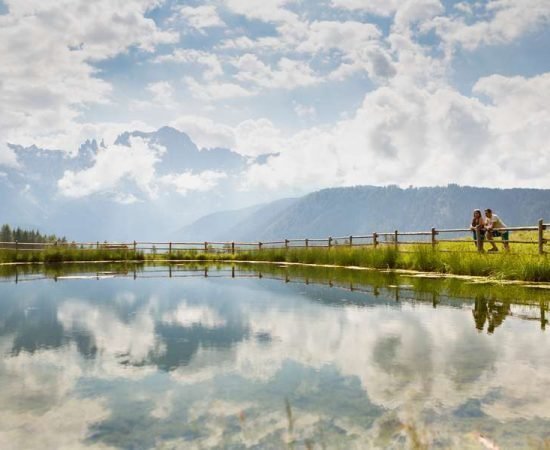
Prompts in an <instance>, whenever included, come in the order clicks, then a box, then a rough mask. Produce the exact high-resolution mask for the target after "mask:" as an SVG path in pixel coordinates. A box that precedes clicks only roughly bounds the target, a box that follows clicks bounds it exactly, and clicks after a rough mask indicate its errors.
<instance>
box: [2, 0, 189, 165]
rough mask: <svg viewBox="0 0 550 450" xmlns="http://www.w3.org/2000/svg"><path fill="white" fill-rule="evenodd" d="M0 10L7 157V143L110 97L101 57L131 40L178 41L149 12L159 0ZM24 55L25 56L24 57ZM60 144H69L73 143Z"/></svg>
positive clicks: (41, 133) (69, 122)
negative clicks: (99, 64) (99, 66)
mask: <svg viewBox="0 0 550 450" xmlns="http://www.w3.org/2000/svg"><path fill="white" fill-rule="evenodd" d="M4 3H6V6H7V9H8V14H3V15H0V57H1V60H2V64H1V65H0V80H2V81H1V82H0V103H1V104H2V114H1V115H0V135H2V141H3V142H2V144H1V145H0V152H1V155H2V156H0V161H3V162H4V163H5V162H6V161H7V162H8V163H13V155H12V154H10V152H9V151H7V150H6V148H7V147H6V146H5V143H6V142H11V143H15V144H21V143H22V141H24V140H27V139H28V136H31V137H32V138H33V139H35V140H38V139H40V137H45V138H51V136H52V135H55V134H63V133H65V132H66V130H68V129H70V128H71V127H73V126H77V123H76V122H77V119H78V118H79V116H80V114H81V111H82V109H83V108H84V107H85V106H87V105H90V104H97V103H108V102H109V101H110V95H111V92H112V87H111V85H110V84H109V83H108V82H106V81H104V80H103V79H101V78H100V77H98V76H97V75H98V73H97V69H96V68H95V67H94V65H93V64H94V63H95V62H97V61H101V60H105V59H107V58H112V57H114V56H116V55H117V54H120V53H122V52H125V51H126V50H128V49H129V48H130V47H137V48H139V49H141V50H143V51H146V52H150V51H153V50H154V49H155V47H156V46H157V45H159V44H164V43H174V42H176V41H177V40H178V39H179V36H178V34H177V33H175V32H172V31H163V30H160V29H159V28H158V27H157V26H156V25H155V22H154V21H153V20H151V19H149V18H146V17H145V13H146V12H147V11H148V10H149V9H150V8H151V7H153V6H155V5H156V4H157V1H156V0H130V1H126V2H120V1H117V2H111V1H107V0H102V1H97V2H93V3H90V2H88V1H85V0H77V1H72V2H40V1H28V2H20V1H16V0H7V1H5V2H4ZM23 61H24V63H23ZM61 144H62V145H61V146H60V147H59V148H61V149H63V150H66V151H70V150H74V149H70V148H67V147H68V145H67V143H64V144H65V145H63V143H61Z"/></svg>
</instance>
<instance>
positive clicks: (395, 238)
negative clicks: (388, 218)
mask: <svg viewBox="0 0 550 450" xmlns="http://www.w3.org/2000/svg"><path fill="white" fill-rule="evenodd" d="M393 236H394V242H395V249H396V250H397V248H398V236H399V232H398V231H397V230H395V231H394V233H393Z"/></svg>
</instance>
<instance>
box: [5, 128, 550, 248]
mask: <svg viewBox="0 0 550 450" xmlns="http://www.w3.org/2000/svg"><path fill="white" fill-rule="evenodd" d="M136 140H137V141H139V142H138V143H141V144H140V145H142V147H139V146H138V147H137V149H138V150H139V149H141V150H139V151H137V150H136V151H135V152H134V153H132V152H129V151H128V152H127V153H125V151H126V149H132V150H133V147H132V146H134V145H135V144H136ZM11 147H12V149H13V150H14V152H15V153H16V155H17V161H18V166H17V167H7V166H0V223H7V224H10V225H11V226H12V227H21V228H25V229H39V230H40V231H41V232H43V233H47V234H57V235H64V236H67V238H68V239H69V240H79V241H83V240H90V241H93V242H95V241H96V240H100V241H103V240H109V241H117V240H124V241H131V240H134V239H135V240H157V241H158V240H166V239H170V240H172V241H178V240H179V241H190V240H192V241H205V240H210V241H213V240H216V241H219V240H223V241H230V240H236V241H257V240H279V239H283V238H302V237H309V238H323V237H327V236H347V235H350V234H355V235H358V234H369V233H371V232H373V231H378V232H380V231H392V230H395V229H399V230H404V231H413V230H428V229H430V228H431V227H432V226H435V227H437V228H456V227H464V226H466V225H468V224H469V223H470V218H471V211H472V209H474V208H481V209H484V208H486V207H491V208H492V209H494V210H495V211H496V212H497V213H498V214H499V215H500V216H501V217H502V219H503V220H504V222H505V223H507V224H508V225H525V224H533V225H534V224H535V223H536V221H537V220H538V219H539V218H540V217H544V218H546V219H548V220H550V190H541V189H491V188H478V187H475V188H474V187H462V186H458V185H449V186H446V187H417V188H413V187H411V188H408V189H402V188H399V187H397V186H387V187H376V186H356V187H342V188H331V189H323V190H320V191H317V192H313V193H310V194H308V195H305V196H302V197H297V198H282V199H281V198H279V199H278V200H274V198H276V197H277V195H279V196H283V195H284V194H281V193H279V194H277V193H274V192H273V191H268V190H261V189H253V190H252V189H243V186H242V180H243V173H245V172H246V170H247V168H248V167H250V165H251V164H264V163H265V162H266V160H267V158H268V157H269V156H266V155H262V156H259V157H249V156H243V155H241V154H239V153H237V152H234V151H232V150H231V149H226V148H210V149H206V148H199V147H198V146H197V145H196V144H195V143H194V142H193V141H192V140H191V139H190V138H189V136H188V135H187V134H186V133H184V132H182V131H179V130H176V129H174V128H171V127H162V128H160V129H158V130H156V131H153V132H143V131H139V130H134V131H127V132H124V133H121V134H120V135H119V136H118V137H117V138H116V140H115V141H114V142H113V144H112V145H105V144H104V142H103V141H99V142H98V141H96V140H88V141H86V142H84V143H83V144H82V145H81V146H80V148H79V149H78V152H76V153H75V154H74V155H68V154H67V153H65V152H62V151H55V150H44V149H40V148H37V147H35V146H32V147H26V148H23V147H21V146H15V145H12V146H11ZM140 151H141V153H140ZM117 152H118V153H117ZM117 154H118V155H121V154H122V155H123V158H120V157H119V159H118V162H117V163H112V164H108V163H105V160H106V159H107V160H109V159H108V158H109V157H112V156H113V155H114V156H116V155H117ZM144 157H145V158H150V161H152V162H151V167H152V170H153V172H152V173H151V174H149V176H147V175H148V174H147V173H146V174H145V175H146V176H145V177H142V174H141V173H140V172H139V170H138V169H139V167H140V166H135V164H134V163H135V161H133V160H132V159H136V160H138V162H139V158H144ZM102 161H103V163H102ZM115 161H116V159H115ZM126 165H128V166H129V167H133V169H132V170H127V167H126ZM135 167H138V169H136V168H135ZM104 172H106V173H104ZM109 177H111V178H114V180H115V181H116V183H115V182H113V183H112V184H111V185H109V184H108V183H107V188H105V187H104V186H102V188H101V189H100V188H97V189H95V190H94V189H91V188H90V186H91V187H92V188H94V186H95V185H94V183H95V182H96V178H100V179H102V180H103V182H105V180H107V181H109V180H110V179H109ZM209 177H210V178H209ZM69 188H70V189H69ZM71 189H72V190H71ZM79 189H80V190H82V189H88V190H89V191H85V192H81V191H79ZM90 189H91V190H90ZM251 205H253V206H251Z"/></svg>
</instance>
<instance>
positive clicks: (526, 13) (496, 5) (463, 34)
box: [423, 0, 550, 51]
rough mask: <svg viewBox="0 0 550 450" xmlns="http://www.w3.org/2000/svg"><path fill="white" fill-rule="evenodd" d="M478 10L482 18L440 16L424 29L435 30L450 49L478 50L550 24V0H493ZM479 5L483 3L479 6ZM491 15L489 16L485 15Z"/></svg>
mask: <svg viewBox="0 0 550 450" xmlns="http://www.w3.org/2000/svg"><path fill="white" fill-rule="evenodd" d="M482 5H483V9H482V10H481V11H477V13H478V14H477V16H478V17H482V19H480V20H473V21H472V20H471V17H470V16H469V15H468V16H467V18H464V17H462V16H458V17H447V16H439V17H436V18H434V19H433V20H432V21H431V22H429V23H426V24H424V26H423V28H424V30H430V29H434V30H435V31H436V33H437V34H438V35H439V36H440V38H441V39H442V41H443V42H445V43H446V44H447V46H448V47H449V48H448V51H452V49H453V48H454V47H455V46H457V45H461V46H462V47H464V48H466V49H468V50H474V49H476V48H477V47H479V46H480V45H494V44H505V43H509V42H513V41H514V40H516V39H518V38H519V37H521V36H522V35H524V34H526V33H529V32H533V31H535V30H537V29H540V28H541V27H543V26H545V25H547V24H548V23H550V3H549V2H548V1H547V0H490V1H488V2H485V3H482ZM478 6H479V5H478ZM486 16H489V17H488V18H487V19H483V17H486Z"/></svg>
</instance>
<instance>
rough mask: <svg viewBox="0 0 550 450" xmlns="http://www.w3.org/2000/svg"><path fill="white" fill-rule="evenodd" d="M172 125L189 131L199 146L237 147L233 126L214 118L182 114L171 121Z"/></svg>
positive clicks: (186, 131)
mask: <svg viewBox="0 0 550 450" xmlns="http://www.w3.org/2000/svg"><path fill="white" fill-rule="evenodd" d="M170 126H173V127H175V128H177V129H178V130H180V131H183V132H185V133H187V134H188V135H189V136H190V137H191V139H192V140H193V142H195V143H196V144H197V145H198V146H199V147H204V148H214V147H222V148H229V149H233V148H234V147H235V133H234V131H233V128H231V127H229V126H227V125H223V124H218V123H216V122H214V121H213V120H212V119H209V118H206V117H199V116H194V115H193V116H180V117H178V118H177V119H175V120H174V121H172V122H171V123H170Z"/></svg>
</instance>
